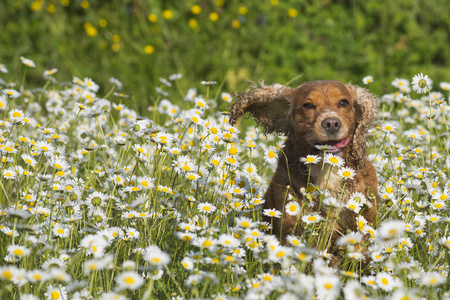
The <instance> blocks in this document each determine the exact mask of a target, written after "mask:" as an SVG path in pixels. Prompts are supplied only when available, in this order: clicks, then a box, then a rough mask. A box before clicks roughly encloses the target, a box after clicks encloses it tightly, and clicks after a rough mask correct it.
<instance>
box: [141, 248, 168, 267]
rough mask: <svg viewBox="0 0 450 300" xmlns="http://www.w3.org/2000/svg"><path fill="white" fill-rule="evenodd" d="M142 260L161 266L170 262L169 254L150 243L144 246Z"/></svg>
mask: <svg viewBox="0 0 450 300" xmlns="http://www.w3.org/2000/svg"><path fill="white" fill-rule="evenodd" d="M144 260H146V261H148V262H149V263H150V264H152V265H154V266H157V267H162V266H164V265H167V264H168V263H170V256H169V255H168V254H167V253H165V252H163V251H161V249H159V247H158V246H155V245H150V246H148V247H147V248H145V252H144Z"/></svg>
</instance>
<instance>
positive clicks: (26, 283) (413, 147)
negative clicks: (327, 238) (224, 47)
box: [0, 57, 450, 300]
mask: <svg viewBox="0 0 450 300" xmlns="http://www.w3.org/2000/svg"><path fill="white" fill-rule="evenodd" d="M21 63H22V67H21V68H20V74H10V76H11V75H12V76H13V77H16V78H21V79H22V80H21V81H20V82H17V83H16V84H14V83H9V84H8V85H7V86H4V87H2V93H1V95H0V103H1V106H0V107H1V110H2V111H3V120H2V121H1V153H2V155H1V159H2V165H1V168H2V169H1V174H2V178H1V180H0V183H1V193H0V197H1V198H0V201H1V212H0V230H1V234H2V247H1V248H0V255H1V257H2V259H3V262H2V264H1V267H0V297H1V298H2V299H20V300H25V299H104V300H106V299H190V298H208V299H235V298H242V299H303V298H308V299H311V298H313V297H316V298H317V299H335V298H345V299H368V298H379V299H386V298H389V299H421V298H422V297H424V298H426V299H448V298H449V293H448V290H449V287H450V285H449V282H448V280H447V278H448V271H449V261H450V257H449V250H450V235H449V224H450V218H449V216H448V212H449V208H448V201H449V200H448V199H449V197H450V181H449V179H448V163H449V161H448V158H447V156H448V151H449V150H448V149H449V147H448V137H449V135H448V120H447V116H448V113H449V110H450V106H449V105H448V104H447V102H448V90H449V88H450V83H446V82H441V83H439V84H436V83H433V82H432V81H431V79H429V78H428V76H423V75H422V74H419V75H417V76H415V77H414V79H413V81H412V82H411V79H402V78H396V79H395V80H393V81H392V85H391V86H390V87H389V89H391V90H392V92H391V93H389V94H385V95H383V96H381V102H382V106H381V113H380V114H381V116H380V123H379V124H378V126H377V127H376V128H374V129H373V132H372V136H373V138H372V139H371V154H370V159H371V160H372V161H373V163H374V165H375V166H376V169H377V172H378V180H379V197H380V199H381V204H380V207H379V216H378V219H379V224H378V225H379V226H378V228H373V227H371V226H369V225H368V224H366V222H365V220H364V218H360V217H359V218H358V228H359V232H358V233H350V234H347V235H345V236H344V237H343V238H342V239H341V245H342V248H341V250H342V253H343V255H344V256H345V257H346V263H345V264H344V267H343V268H342V269H341V270H337V269H333V268H330V267H328V266H327V264H328V262H329V261H330V258H331V257H330V254H329V253H327V251H326V248H325V247H324V248H323V249H313V248H311V245H312V243H313V242H314V240H315V239H320V238H321V228H322V227H323V226H325V224H326V222H327V220H325V219H321V218H316V220H313V219H314V218H306V219H305V218H304V216H303V215H304V213H302V211H301V209H300V208H299V207H297V208H295V203H294V202H293V201H292V202H288V203H287V204H286V210H288V209H289V210H290V213H293V214H298V216H299V218H300V217H302V216H303V217H302V218H301V222H305V223H307V224H308V225H307V226H308V230H307V231H306V232H305V233H304V234H303V235H302V236H289V237H288V243H287V244H285V245H283V244H280V242H279V241H278V240H277V238H276V237H275V236H274V235H272V233H271V230H270V224H267V223H264V222H262V221H261V219H262V214H266V215H268V216H273V217H274V218H275V217H279V215H280V214H281V212H277V211H262V210H261V204H262V203H263V202H264V197H263V195H264V191H265V189H266V186H267V183H268V180H269V179H270V176H271V174H272V172H273V169H274V165H275V164H276V156H277V153H278V151H280V148H281V146H282V144H283V137H282V136H275V135H270V136H264V135H263V134H262V133H261V132H259V131H258V129H257V128H256V129H255V128H253V127H249V128H247V129H245V131H244V132H240V130H239V127H238V128H236V127H232V126H230V125H228V121H227V118H228V117H227V112H226V111H223V110H221V109H219V107H226V106H227V104H228V103H229V102H231V101H232V99H233V96H232V95H230V94H229V93H227V92H225V91H221V90H220V88H219V87H218V85H217V84H216V83H215V82H202V83H201V85H200V86H201V87H200V88H192V89H189V90H188V91H187V92H186V93H180V90H179V89H178V88H177V82H178V81H179V80H180V79H181V75H180V74H173V75H171V76H170V77H169V78H168V79H164V80H161V85H160V93H161V96H160V97H159V99H158V101H156V102H155V104H154V105H153V106H151V107H149V108H148V111H147V112H146V113H144V114H142V115H141V114H138V113H137V112H136V111H135V110H133V109H131V108H130V107H129V106H128V104H129V97H127V95H125V94H123V93H121V88H122V83H121V82H120V81H118V80H117V79H115V78H110V80H109V81H110V83H109V85H108V87H104V88H105V89H107V90H109V91H108V92H107V93H106V94H99V93H98V90H99V86H98V85H97V84H96V83H95V82H94V81H93V80H92V79H90V78H84V79H80V78H77V77H73V80H72V81H71V82H58V80H57V79H56V78H57V76H58V73H57V71H56V70H46V71H45V72H44V74H43V77H44V78H46V80H47V81H46V83H45V84H44V85H43V86H42V87H38V88H31V87H29V86H28V84H27V71H28V70H30V69H37V68H39V66H36V65H35V63H34V62H33V61H32V60H29V59H27V58H24V57H22V58H21ZM1 71H2V72H4V73H5V74H6V72H8V69H7V67H6V66H5V65H2V66H1ZM369 81H370V80H368V79H367V78H366V79H365V82H366V83H367V85H368V87H370V82H369ZM361 85H364V83H363V82H361ZM412 89H414V90H412ZM417 92H419V93H417ZM180 100H183V103H184V105H183V107H180V106H178V105H176V104H175V103H178V102H180ZM321 163H329V162H325V161H323V162H321ZM303 193H304V195H305V197H308V198H310V199H318V198H319V197H323V198H322V199H324V203H328V205H329V206H330V209H335V208H336V207H339V206H342V205H344V206H346V207H347V208H348V209H352V210H355V211H357V209H358V208H361V206H362V204H361V202H362V199H359V201H358V200H355V199H356V197H354V198H355V199H350V201H348V200H346V201H343V202H341V203H340V204H339V203H337V201H336V199H331V198H332V197H330V196H329V195H328V196H327V193H326V191H324V190H320V189H319V188H318V187H314V186H311V188H310V189H307V190H305V191H303ZM297 206H298V205H297ZM363 235H367V236H368V237H369V240H370V242H371V246H370V248H369V250H368V253H365V254H366V255H367V257H370V261H371V262H370V264H369V265H368V266H367V267H365V268H363V269H360V268H359V267H358V265H359V263H360V262H361V260H362V259H364V256H363V255H362V253H358V252H357V251H355V249H354V244H355V243H357V242H358V241H359V240H360V239H361V237H362V236H363Z"/></svg>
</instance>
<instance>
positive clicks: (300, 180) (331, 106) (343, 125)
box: [230, 80, 379, 254]
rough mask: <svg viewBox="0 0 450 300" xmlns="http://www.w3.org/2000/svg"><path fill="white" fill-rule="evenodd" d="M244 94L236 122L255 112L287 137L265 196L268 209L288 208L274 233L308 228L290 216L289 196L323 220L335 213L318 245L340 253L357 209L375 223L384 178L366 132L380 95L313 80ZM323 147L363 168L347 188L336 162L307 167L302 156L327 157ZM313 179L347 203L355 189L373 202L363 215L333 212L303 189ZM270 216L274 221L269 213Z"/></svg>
mask: <svg viewBox="0 0 450 300" xmlns="http://www.w3.org/2000/svg"><path fill="white" fill-rule="evenodd" d="M237 98H238V99H237V101H236V102H235V103H234V104H233V105H232V107H231V117H230V124H231V125H234V124H235V123H236V121H237V119H238V118H240V117H241V116H243V115H244V114H245V113H246V112H250V114H251V115H252V116H253V118H254V119H255V121H256V122H257V124H258V125H261V126H262V127H263V128H264V132H265V133H271V132H276V133H277V134H284V135H286V136H287V140H286V142H285V145H284V148H283V150H282V151H281V152H280V154H279V156H278V167H277V169H276V171H275V174H274V176H273V178H272V181H271V182H270V185H269V188H268V190H267V192H266V194H265V200H266V202H265V203H264V208H276V209H277V210H279V211H281V212H284V214H283V216H282V218H281V219H274V220H273V233H274V234H276V235H277V236H278V237H280V238H281V240H282V241H283V242H285V239H286V236H287V235H289V234H296V235H301V234H302V233H303V232H304V230H305V228H306V225H305V224H304V223H303V222H302V220H301V215H300V216H291V215H289V214H287V213H286V211H285V205H286V203H287V202H288V201H289V200H288V198H290V197H293V198H295V199H296V200H297V201H298V203H299V204H300V206H301V207H302V211H301V214H303V215H304V214H309V213H312V212H318V213H319V214H320V215H321V217H323V218H324V219H327V217H328V220H327V222H325V223H326V224H327V225H325V226H324V227H323V228H324V229H325V230H322V231H321V232H323V236H321V237H318V240H319V239H321V242H320V245H319V244H317V243H315V242H313V243H312V244H313V245H314V246H315V247H317V248H319V249H320V250H325V249H329V250H331V252H332V253H334V254H337V253H339V252H338V247H337V245H336V240H337V239H338V238H339V237H340V236H342V235H344V234H347V233H349V232H352V231H357V230H358V228H357V224H356V217H357V216H358V214H359V215H361V216H363V217H364V218H365V220H367V221H368V225H371V226H376V216H377V175H376V172H375V168H374V167H373V165H372V164H371V163H370V162H369V161H368V160H367V156H366V151H365V150H366V142H367V141H366V138H367V131H368V129H369V128H370V127H371V126H373V122H374V119H375V117H376V116H377V113H378V106H379V101H378V99H376V98H374V97H372V96H371V95H370V94H369V93H368V92H367V91H366V90H365V89H363V88H360V87H357V86H354V85H350V84H344V83H342V82H339V81H328V80H324V81H322V80H321V81H312V82H306V83H304V84H302V85H300V86H299V87H297V88H295V89H294V88H289V87H285V86H283V85H281V84H273V85H269V86H266V85H264V84H263V83H261V87H257V86H256V85H254V84H253V89H252V90H251V91H249V92H245V93H242V94H239V95H238V97H237ZM318 145H319V147H317V146H318ZM320 145H331V146H332V149H329V150H328V153H332V154H334V155H335V156H340V158H342V159H343V160H344V161H345V166H347V167H350V168H352V169H353V170H355V171H356V175H355V176H354V178H353V179H351V180H350V179H349V180H346V182H345V189H343V188H344V179H342V178H341V177H340V176H339V174H338V173H337V171H338V168H337V167H331V165H329V164H325V165H323V163H322V162H321V163H319V164H313V165H305V164H304V163H302V162H301V161H300V158H303V157H306V156H307V155H313V154H314V155H318V156H320V157H323V156H324V150H320V149H318V148H320ZM310 166H311V170H309V167H310ZM330 168H331V170H330ZM308 177H309V178H310V179H309V180H310V184H314V185H315V186H316V187H318V188H320V190H323V189H325V188H326V189H327V190H328V191H329V193H330V194H331V195H332V196H335V198H337V199H340V201H341V202H343V203H344V204H345V202H346V201H348V198H349V197H350V195H352V194H353V193H354V192H361V193H363V194H364V195H365V196H366V198H367V202H366V204H365V205H364V206H363V207H362V209H361V211H359V213H358V214H356V213H355V212H354V211H351V210H349V209H346V208H339V209H334V210H333V213H332V214H330V211H331V210H330V208H329V207H328V206H327V205H324V204H322V203H321V201H320V200H319V199H316V198H313V199H310V200H307V199H305V197H304V195H305V193H300V190H301V189H303V190H305V189H306V188H307V182H308ZM342 191H344V193H342ZM265 220H266V221H269V222H270V221H271V220H270V219H269V218H267V217H265ZM324 240H325V242H323V241H324ZM365 240H366V239H363V241H362V244H360V245H359V246H357V247H356V248H357V249H356V251H358V250H359V251H361V252H364V251H365V247H366V246H365V245H363V243H365ZM330 247H331V248H330Z"/></svg>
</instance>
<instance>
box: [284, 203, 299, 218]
mask: <svg viewBox="0 0 450 300" xmlns="http://www.w3.org/2000/svg"><path fill="white" fill-rule="evenodd" d="M284 211H285V212H286V213H287V214H288V215H290V216H297V215H298V214H299V213H300V205H299V204H298V202H297V201H290V202H288V203H286V206H285V208H284Z"/></svg>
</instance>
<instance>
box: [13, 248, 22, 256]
mask: <svg viewBox="0 0 450 300" xmlns="http://www.w3.org/2000/svg"><path fill="white" fill-rule="evenodd" d="M13 253H14V254H15V255H19V256H20V255H23V251H22V250H21V249H16V250H14V251H13Z"/></svg>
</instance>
